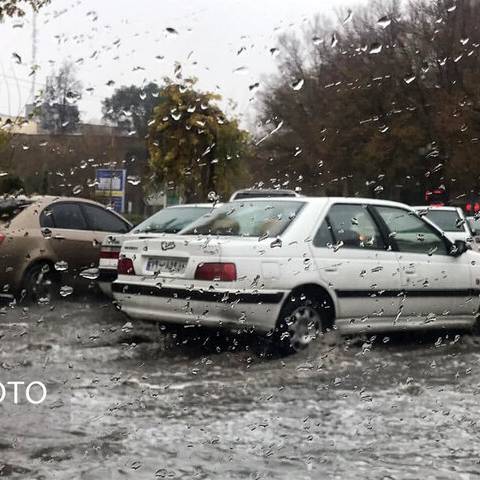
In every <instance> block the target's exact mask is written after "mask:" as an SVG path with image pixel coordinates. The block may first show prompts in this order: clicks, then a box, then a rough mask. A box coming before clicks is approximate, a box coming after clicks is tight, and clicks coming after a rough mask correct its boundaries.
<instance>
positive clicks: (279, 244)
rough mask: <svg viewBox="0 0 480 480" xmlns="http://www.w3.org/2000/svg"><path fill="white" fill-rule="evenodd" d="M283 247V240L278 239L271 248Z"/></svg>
mask: <svg viewBox="0 0 480 480" xmlns="http://www.w3.org/2000/svg"><path fill="white" fill-rule="evenodd" d="M281 247H282V239H281V238H280V237H277V238H276V239H275V240H274V241H273V242H272V243H271V244H270V248H281Z"/></svg>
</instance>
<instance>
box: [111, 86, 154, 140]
mask: <svg viewBox="0 0 480 480" xmlns="http://www.w3.org/2000/svg"><path fill="white" fill-rule="evenodd" d="M159 90H160V87H159V86H158V85H157V84H156V83H154V82H150V83H148V84H146V85H145V86H143V87H138V86H136V85H131V86H129V87H126V86H123V87H120V88H118V89H116V90H115V92H114V94H113V95H112V96H111V97H109V98H106V99H105V100H104V101H103V118H104V120H106V121H107V122H110V123H112V124H114V125H116V126H117V127H120V128H122V129H124V130H125V131H128V132H134V133H135V134H136V135H138V136H140V137H142V138H144V137H145V136H146V134H147V132H148V122H149V121H150V119H151V117H152V114H153V109H154V108H155V106H156V105H157V104H158V101H159V99H158V97H159Z"/></svg>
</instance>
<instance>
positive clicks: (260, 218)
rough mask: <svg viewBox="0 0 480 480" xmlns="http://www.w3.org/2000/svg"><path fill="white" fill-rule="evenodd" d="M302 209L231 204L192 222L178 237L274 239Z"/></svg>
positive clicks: (284, 205) (287, 204)
mask: <svg viewBox="0 0 480 480" xmlns="http://www.w3.org/2000/svg"><path fill="white" fill-rule="evenodd" d="M303 205H304V203H303V202H285V201H243V202H233V203H230V204H228V205H225V206H224V207H222V208H221V209H219V210H218V211H217V212H215V214H214V215H213V216H210V217H206V218H204V219H201V220H199V221H198V222H195V223H194V224H193V225H191V226H189V227H188V229H186V230H184V231H182V232H181V233H182V234H184V235H195V234H200V235H208V234H212V235H227V236H242V237H263V236H268V237H275V236H277V235H281V234H282V233H283V232H284V231H285V229H286V228H287V227H288V226H289V225H290V223H291V222H292V221H293V219H294V218H295V217H296V215H297V214H298V212H299V211H300V209H301V208H302V207H303Z"/></svg>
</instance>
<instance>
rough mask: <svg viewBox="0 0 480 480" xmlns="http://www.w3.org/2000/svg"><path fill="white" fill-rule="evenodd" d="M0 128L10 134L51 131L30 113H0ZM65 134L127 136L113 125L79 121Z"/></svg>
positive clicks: (43, 133) (46, 133)
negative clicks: (17, 114)
mask: <svg viewBox="0 0 480 480" xmlns="http://www.w3.org/2000/svg"><path fill="white" fill-rule="evenodd" d="M27 107H28V106H27ZM27 112H28V108H27ZM0 129H1V130H4V131H6V132H9V133H12V134H23V135H48V134H50V133H51V132H49V131H47V130H45V129H44V128H42V126H41V124H40V122H39V121H38V120H37V119H36V118H35V117H33V116H31V115H29V116H27V117H21V116H18V117H15V116H12V115H6V114H2V113H0ZM67 135H85V136H91V135H100V136H110V137H127V136H129V135H128V133H126V132H125V131H124V130H122V129H121V128H119V127H113V126H110V125H96V124H92V123H79V124H78V125H77V126H76V129H75V131H74V132H70V133H67Z"/></svg>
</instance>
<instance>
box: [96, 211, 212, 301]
mask: <svg viewBox="0 0 480 480" xmlns="http://www.w3.org/2000/svg"><path fill="white" fill-rule="evenodd" d="M218 206H219V204H217V205H213V204H211V203H195V204H184V205H172V206H171V207H166V208H163V209H162V210H159V211H158V212H156V213H154V214H153V215H152V216H151V217H148V218H147V219H146V220H145V221H143V222H142V223H141V224H140V225H137V226H136V227H134V228H132V230H131V231H130V232H128V233H124V234H118V235H108V236H107V237H105V239H104V240H103V242H102V246H101V249H100V261H99V264H98V268H99V271H100V275H99V277H98V280H97V282H98V286H99V287H100V290H101V291H102V292H103V293H104V294H105V295H107V296H108V297H110V296H111V295H112V282H113V281H114V280H115V279H116V278H117V263H118V257H119V255H120V250H121V248H122V245H123V242H126V241H127V240H133V239H135V238H140V237H141V238H150V237H157V236H159V235H163V234H167V233H177V232H179V231H180V230H182V229H183V228H185V227H186V226H187V225H189V224H190V223H192V222H194V221H195V220H198V219H199V218H200V217H201V216H202V215H205V214H207V213H209V212H211V211H212V210H213V209H214V208H217V207H218Z"/></svg>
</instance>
